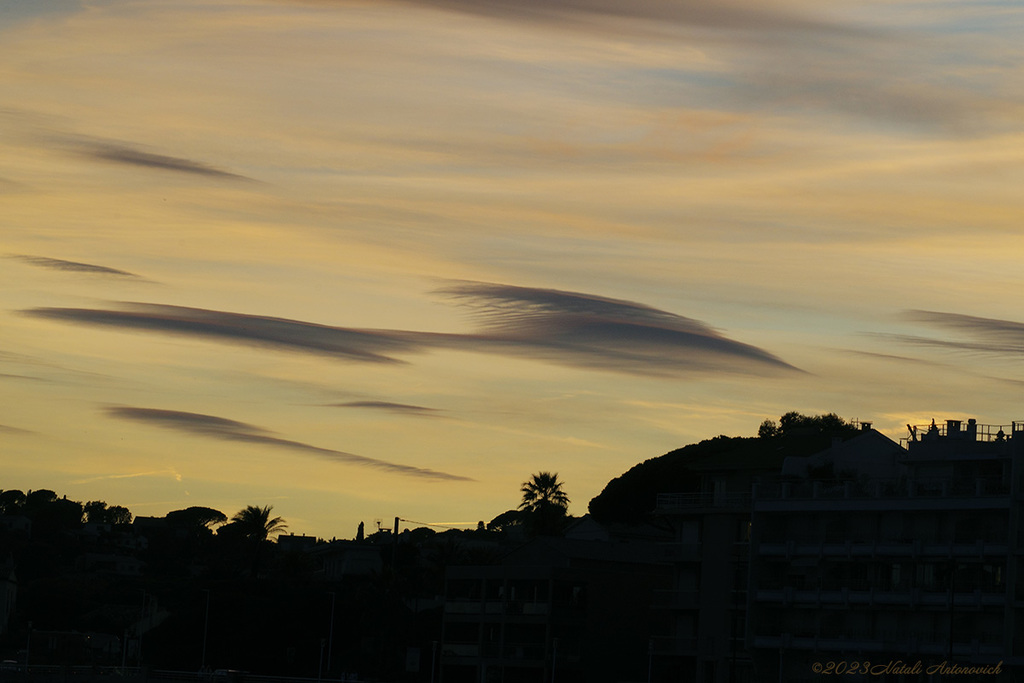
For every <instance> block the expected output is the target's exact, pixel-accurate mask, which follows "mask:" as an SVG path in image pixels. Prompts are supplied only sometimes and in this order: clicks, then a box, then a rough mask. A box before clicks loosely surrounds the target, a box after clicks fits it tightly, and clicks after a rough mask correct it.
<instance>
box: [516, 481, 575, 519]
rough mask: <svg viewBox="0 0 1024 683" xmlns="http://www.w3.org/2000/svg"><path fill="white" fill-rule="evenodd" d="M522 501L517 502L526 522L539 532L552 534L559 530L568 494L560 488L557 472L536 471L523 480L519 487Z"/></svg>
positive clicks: (567, 504) (565, 515)
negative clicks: (526, 479)
mask: <svg viewBox="0 0 1024 683" xmlns="http://www.w3.org/2000/svg"><path fill="white" fill-rule="evenodd" d="M520 490H521V491H522V493H523V502H522V503H520V504H519V509H520V510H522V511H523V512H524V513H525V515H526V519H527V524H528V525H529V526H530V527H531V528H532V529H533V531H535V532H536V533H539V534H554V533H557V532H558V531H559V529H560V528H561V526H562V523H563V522H564V521H565V519H566V517H567V515H568V510H569V496H568V495H567V494H566V493H565V491H563V490H562V482H560V481H558V474H557V473H552V472H538V473H537V474H534V475H533V476H531V477H530V479H529V480H528V481H525V482H523V486H522V488H521V489H520Z"/></svg>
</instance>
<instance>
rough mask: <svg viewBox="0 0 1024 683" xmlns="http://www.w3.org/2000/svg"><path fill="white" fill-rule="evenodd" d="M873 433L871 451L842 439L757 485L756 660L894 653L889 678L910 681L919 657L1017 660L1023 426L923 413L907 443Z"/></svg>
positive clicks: (1021, 656) (784, 666) (1020, 654)
mask: <svg viewBox="0 0 1024 683" xmlns="http://www.w3.org/2000/svg"><path fill="white" fill-rule="evenodd" d="M874 434H876V435H877V436H874V437H872V439H873V445H874V447H873V448H868V447H867V444H866V443H861V444H859V445H857V444H853V443H852V442H847V444H848V445H847V446H846V447H845V448H840V447H837V448H835V449H833V450H832V452H828V451H827V452H825V453H823V454H820V455H819V456H816V457H815V458H814V459H813V461H811V462H803V463H798V462H792V461H791V462H787V463H786V466H785V467H784V472H787V471H788V472H787V473H788V475H789V476H784V477H782V478H780V480H779V481H776V482H771V483H761V484H759V485H757V486H755V487H754V490H753V497H752V506H751V511H752V535H751V545H750V568H751V571H750V579H749V584H750V585H749V593H748V618H747V625H746V626H747V628H746V641H747V645H748V646H749V648H750V650H751V652H752V653H753V658H754V663H755V668H756V669H757V670H758V671H760V672H773V673H772V674H769V676H766V677H765V678H766V679H771V680H786V681H800V680H808V681H810V680H820V678H821V673H820V672H819V671H818V670H817V668H816V667H820V666H825V667H828V666H829V662H834V663H836V664H835V665H836V666H838V665H839V664H840V663H842V665H843V666H845V667H849V666H850V665H851V664H852V663H860V665H862V666H863V663H864V662H867V663H870V664H871V666H874V667H876V671H880V670H881V669H877V667H879V666H885V665H887V664H888V663H890V662H904V663H907V664H908V665H909V669H908V670H907V671H906V672H905V673H902V674H891V675H890V676H889V680H899V679H901V678H902V679H905V680H919V678H918V677H919V676H920V675H921V674H920V672H915V671H914V665H915V664H916V663H917V662H920V663H921V667H920V668H921V669H922V670H924V671H925V674H927V669H928V667H929V666H936V667H939V666H942V665H943V664H948V665H954V664H955V665H957V666H964V667H975V668H978V669H983V668H985V667H992V666H995V665H997V664H998V663H1000V662H1002V667H1004V668H1011V667H1015V666H1020V665H1022V664H1024V640H1022V637H1021V634H1020V633H1019V629H1018V628H1017V622H1018V621H1019V620H1020V618H1021V616H1022V614H1021V610H1022V609H1024V603H1021V602H1020V601H1021V599H1022V598H1024V594H1022V593H1024V591H1022V590H1021V588H1018V586H1017V583H1018V582H1017V573H1018V557H1019V553H1020V551H1021V550H1022V549H1024V544H1022V540H1024V539H1022V537H1021V529H1020V512H1021V499H1020V486H1021V476H1022V474H1024V470H1022V464H1021V451H1022V449H1024V424H1022V423H1014V424H1013V425H1009V426H1008V427H1004V428H1000V427H983V426H980V425H977V424H976V423H975V422H974V420H970V421H968V423H967V424H966V425H963V424H962V423H961V422H959V421H956V420H950V421H948V422H947V423H946V425H944V426H941V427H940V426H936V425H935V424H934V423H933V424H932V425H930V426H927V427H924V428H911V431H910V437H909V438H908V439H907V442H906V447H905V448H903V447H900V448H895V447H894V446H896V444H892V445H891V446H890V447H889V448H885V444H884V442H882V441H881V439H884V438H885V437H882V436H881V435H880V434H877V432H876V433H874ZM879 437H880V438H879ZM851 446H857V447H854V448H851ZM890 456H892V457H890ZM774 675H777V676H779V677H778V678H773V677H772V676H774Z"/></svg>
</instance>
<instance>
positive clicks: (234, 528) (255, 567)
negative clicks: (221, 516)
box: [217, 505, 288, 577]
mask: <svg viewBox="0 0 1024 683" xmlns="http://www.w3.org/2000/svg"><path fill="white" fill-rule="evenodd" d="M273 509H274V506H273V505H267V506H266V507H259V506H257V505H249V506H246V508H245V509H244V510H239V511H238V512H236V513H235V516H234V517H232V518H231V523H230V524H226V525H225V526H222V527H221V528H220V529H219V530H218V532H217V533H218V535H220V532H221V531H225V530H226V531H228V532H230V533H238V534H240V535H241V536H242V537H243V538H245V539H247V540H248V542H249V543H251V544H252V545H253V546H255V548H254V549H253V557H252V576H253V577H257V576H259V569H260V555H261V554H262V552H263V545H264V544H265V543H266V542H267V539H268V538H269V537H270V536H271V534H278V533H281V532H282V531H284V530H285V529H287V528H288V525H287V524H285V521H284V519H282V518H281V517H271V516H270V512H271V511H272V510H273Z"/></svg>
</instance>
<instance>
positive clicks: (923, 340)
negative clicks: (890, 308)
mask: <svg viewBox="0 0 1024 683" xmlns="http://www.w3.org/2000/svg"><path fill="white" fill-rule="evenodd" d="M907 316H908V318H909V319H910V320H912V321H914V322H919V323H923V324H925V325H929V326H932V327H939V328H943V329H946V330H949V331H952V332H959V333H961V334H962V335H963V338H962V339H949V338H938V339H937V338H934V337H925V336H915V335H894V337H895V338H896V339H898V340H899V341H902V342H904V343H907V344H914V345H917V346H932V347H939V348H945V349H950V350H955V351H971V352H982V353H994V354H1001V355H1008V356H1015V357H1024V323H1020V322H1014V321H1011V320H1000V319H997V318H979V317H977V316H972V315H963V314H960V313H942V312H938V311H908V313H907Z"/></svg>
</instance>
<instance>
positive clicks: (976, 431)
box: [901, 420, 1024, 443]
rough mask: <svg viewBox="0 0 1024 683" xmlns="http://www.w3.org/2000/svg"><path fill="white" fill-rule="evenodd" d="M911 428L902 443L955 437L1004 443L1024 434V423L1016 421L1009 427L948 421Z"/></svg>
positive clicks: (912, 426)
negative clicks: (908, 435)
mask: <svg viewBox="0 0 1024 683" xmlns="http://www.w3.org/2000/svg"><path fill="white" fill-rule="evenodd" d="M908 426H910V427H911V434H912V436H910V437H904V438H903V439H901V441H909V442H910V443H915V442H922V441H928V440H929V439H934V438H938V437H942V438H945V437H955V438H963V439H967V438H969V437H972V436H973V437H974V440H975V441H982V442H986V443H991V442H999V441H1004V440H1006V439H1009V438H1011V437H1013V436H1014V435H1015V434H1019V433H1021V432H1024V421H1018V420H1014V421H1013V422H1011V423H1010V424H1008V425H989V424H976V423H975V424H971V423H970V422H969V421H968V422H964V421H962V420H946V421H945V422H943V423H941V424H940V423H932V424H926V425H908Z"/></svg>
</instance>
